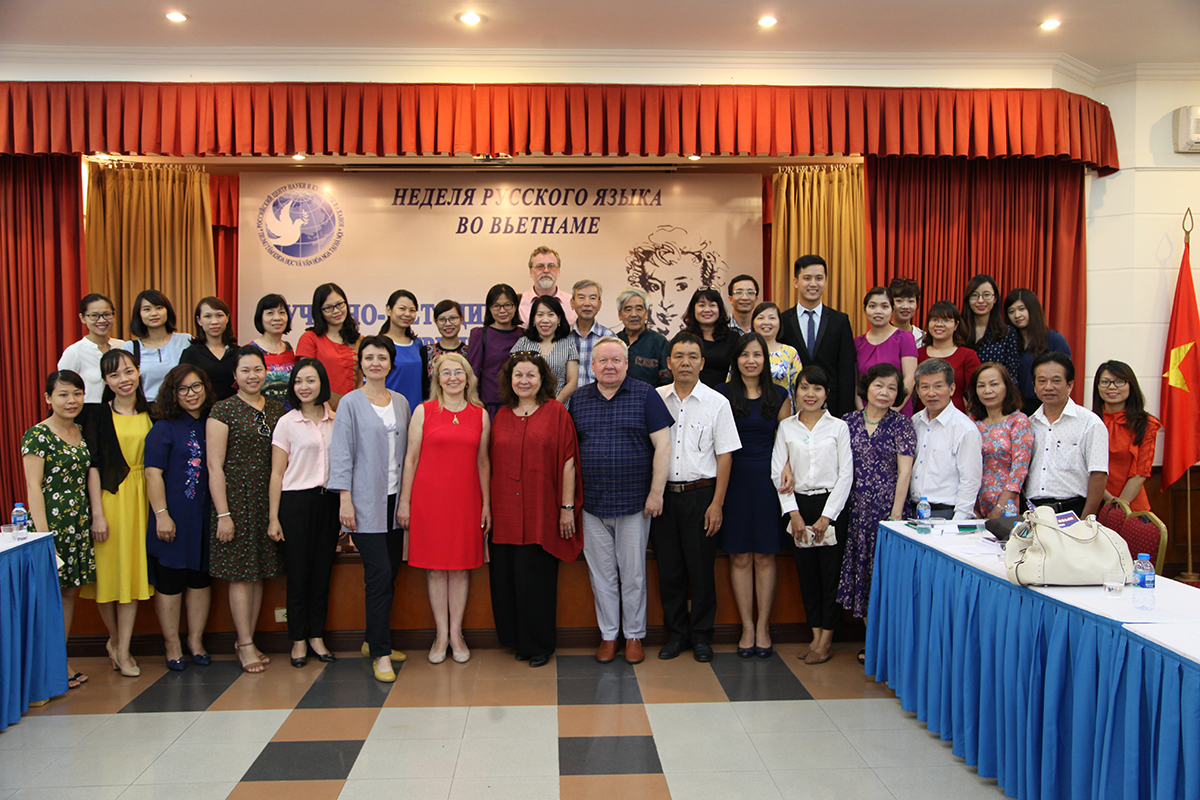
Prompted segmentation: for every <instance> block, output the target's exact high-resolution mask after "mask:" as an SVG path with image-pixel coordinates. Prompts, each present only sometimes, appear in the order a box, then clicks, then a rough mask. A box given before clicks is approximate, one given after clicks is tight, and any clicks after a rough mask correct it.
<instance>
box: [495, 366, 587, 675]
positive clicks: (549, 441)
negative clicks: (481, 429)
mask: <svg viewBox="0 0 1200 800" xmlns="http://www.w3.org/2000/svg"><path fill="white" fill-rule="evenodd" d="M555 386H556V381H555V377H554V373H553V372H552V371H551V369H550V366H549V365H548V364H547V363H546V361H545V360H544V359H543V358H542V357H541V356H540V355H539V354H537V353H534V352H532V351H525V352H519V353H513V354H512V357H511V358H509V359H508V362H507V363H506V364H505V365H504V368H503V369H502V370H501V371H500V399H502V400H503V401H504V404H505V405H504V408H501V409H500V410H499V411H498V412H496V419H495V420H494V421H493V422H492V426H493V427H492V444H491V450H492V464H493V468H492V510H493V512H494V513H495V520H494V522H493V526H494V529H493V531H492V544H491V557H492V558H491V562H490V563H489V574H490V576H491V588H492V614H493V616H494V618H495V620H496V635H497V636H498V637H499V638H500V644H501V645H502V646H504V647H514V648H516V651H517V660H518V661H525V660H526V659H528V661H529V666H531V667H541V666H544V665H545V664H547V663H548V662H549V661H550V655H551V653H553V652H554V646H555V617H556V608H557V601H558V562H559V561H574V560H575V559H576V558H578V557H579V551H580V550H581V549H583V534H582V528H581V527H580V522H581V520H580V519H579V515H580V513H581V511H582V506H583V487H582V484H581V483H580V482H579V481H578V479H577V478H576V467H575V465H576V460H577V459H578V458H579V444H578V441H577V440H576V438H575V424H574V423H573V422H572V421H571V414H570V412H568V411H567V407H566V406H564V405H563V404H562V403H560V402H558V400H556V399H555V398H554V389H555Z"/></svg>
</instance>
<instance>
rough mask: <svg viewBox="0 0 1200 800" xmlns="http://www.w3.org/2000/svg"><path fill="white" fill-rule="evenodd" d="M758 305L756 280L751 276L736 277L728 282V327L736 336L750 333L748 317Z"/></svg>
mask: <svg viewBox="0 0 1200 800" xmlns="http://www.w3.org/2000/svg"><path fill="white" fill-rule="evenodd" d="M756 305H758V280H757V279H756V278H755V277H754V276H753V275H738V276H737V277H736V278H734V279H733V280H731V281H730V282H729V327H730V328H733V330H735V331H737V335H738V336H742V335H744V334H747V333H749V332H750V315H751V314H752V313H754V307H755V306H756Z"/></svg>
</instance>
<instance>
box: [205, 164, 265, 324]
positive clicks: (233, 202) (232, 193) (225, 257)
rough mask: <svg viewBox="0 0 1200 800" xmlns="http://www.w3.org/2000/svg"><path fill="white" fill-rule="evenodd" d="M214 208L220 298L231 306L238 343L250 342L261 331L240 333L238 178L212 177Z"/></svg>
mask: <svg viewBox="0 0 1200 800" xmlns="http://www.w3.org/2000/svg"><path fill="white" fill-rule="evenodd" d="M208 191H209V197H210V198H211V205H212V218H213V220H212V229H213V254H214V255H215V256H216V266H217V297H219V298H221V299H222V300H224V301H225V302H226V303H228V304H229V312H230V317H231V319H230V324H231V325H233V332H234V334H237V335H238V337H239V338H238V341H239V342H241V341H246V342H248V341H250V340H251V339H253V338H255V337H256V336H257V335H258V331H240V332H239V331H238V329H237V320H238V304H237V300H238V281H237V274H238V273H237V265H238V176H237V175H212V176H210V177H209V184H208Z"/></svg>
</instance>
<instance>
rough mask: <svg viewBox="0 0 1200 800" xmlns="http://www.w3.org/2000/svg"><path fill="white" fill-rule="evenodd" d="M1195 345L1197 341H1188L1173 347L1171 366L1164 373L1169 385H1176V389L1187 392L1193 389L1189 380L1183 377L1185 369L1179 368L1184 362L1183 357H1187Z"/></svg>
mask: <svg viewBox="0 0 1200 800" xmlns="http://www.w3.org/2000/svg"><path fill="white" fill-rule="evenodd" d="M1195 345H1196V343H1195V342H1188V343H1187V344H1181V345H1179V347H1175V348H1172V349H1171V366H1170V367H1169V368H1168V369H1167V371H1166V372H1165V373H1163V377H1164V378H1166V379H1167V384H1168V385H1170V386H1174V387H1175V388H1176V389H1183V390H1184V391H1185V392H1188V391H1191V390H1190V389H1188V386H1187V381H1185V380H1184V379H1183V371H1182V370H1181V369H1179V365H1180V364H1182V363H1183V359H1185V358H1187V354H1188V353H1189V352H1191V350H1192V348H1193V347H1194V346H1195Z"/></svg>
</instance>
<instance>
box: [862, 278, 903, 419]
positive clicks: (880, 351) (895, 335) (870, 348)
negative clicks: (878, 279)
mask: <svg viewBox="0 0 1200 800" xmlns="http://www.w3.org/2000/svg"><path fill="white" fill-rule="evenodd" d="M863 311H864V312H865V313H866V315H867V322H868V323H869V324H870V326H871V329H870V330H869V331H867V332H866V333H864V334H863V335H862V336H855V337H854V353H855V356H856V357H857V359H858V374H859V375H860V376H861V375H864V374H866V372H867V370H869V369H870V368H871V367H873V366H875V365H876V364H891V365H892V366H893V367H895V368H896V369H897V370H899V372H900V374H901V375H902V376H903V380H902V382H901V385H900V387H899V392H900V394H899V397H900V399H899V400H897V401H896V402H897V403H900V402H903V403H904V405H903V407H900V408H897V409H896V410H897V411H899V412H901V413H902V414H904V416H906V417H911V416H912V414H913V410H912V397H911V395H912V390H913V380H914V376H915V375H916V372H917V345H916V342H914V341H913V337H912V336H911V335H910V334H909V333H908V332H907V331H902V330H900V329H899V328H897V327H896V326H895V325H893V324H892V293H891V291H890V290H889V289H887V288H886V287H883V286H876V287H875V288H874V289H872V290H871V291H869V292H867V295H866V297H864V298H863ZM859 394H860V401H859V403H858V407H859V408H862V407H863V402H862V400H861V394H862V393H861V392H859ZM906 398H907V399H906Z"/></svg>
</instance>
